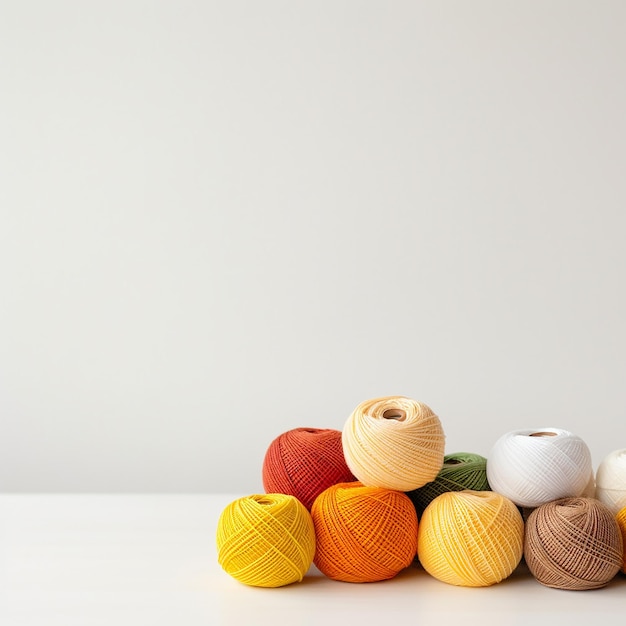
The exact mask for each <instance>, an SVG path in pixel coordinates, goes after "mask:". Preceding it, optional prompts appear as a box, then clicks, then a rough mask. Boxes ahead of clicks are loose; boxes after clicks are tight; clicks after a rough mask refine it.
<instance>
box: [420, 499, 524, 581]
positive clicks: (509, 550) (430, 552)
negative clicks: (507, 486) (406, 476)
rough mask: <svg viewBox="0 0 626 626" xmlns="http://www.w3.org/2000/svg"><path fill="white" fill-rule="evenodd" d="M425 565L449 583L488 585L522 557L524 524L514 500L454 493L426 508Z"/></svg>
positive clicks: (422, 532)
mask: <svg viewBox="0 0 626 626" xmlns="http://www.w3.org/2000/svg"><path fill="white" fill-rule="evenodd" d="M417 545H418V557H419V560H420V563H421V564H422V565H423V567H424V569H425V570H426V571H427V572H428V573H429V574H430V575H431V576H434V577H435V578H437V579H438V580H441V581H443V582H445V583H448V584H450V585H457V586H461V587H488V586H490V585H494V584H496V583H499V582H500V581H502V580H504V579H505V578H507V577H508V576H510V575H511V574H512V573H513V570H515V568H516V567H517V565H518V564H519V562H520V561H521V558H522V551H523V545H524V522H523V521H522V516H521V514H520V512H519V510H518V509H517V507H516V506H515V504H513V502H511V501H510V500H509V499H508V498H505V497H504V496H502V495H500V494H498V493H494V492H492V491H451V492H448V493H444V494H442V495H440V496H437V498H435V499H434V500H433V501H432V502H431V503H430V504H429V505H428V506H427V507H426V509H425V510H424V514H423V515H422V518H421V520H420V524H419V531H418V539H417Z"/></svg>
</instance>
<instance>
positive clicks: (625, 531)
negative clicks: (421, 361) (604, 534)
mask: <svg viewBox="0 0 626 626" xmlns="http://www.w3.org/2000/svg"><path fill="white" fill-rule="evenodd" d="M615 519H616V520H617V525H618V526H619V529H620V531H621V533H622V554H623V555H624V558H623V560H622V572H624V574H626V506H625V507H624V508H623V509H620V510H619V511H618V513H617V515H616V516H615Z"/></svg>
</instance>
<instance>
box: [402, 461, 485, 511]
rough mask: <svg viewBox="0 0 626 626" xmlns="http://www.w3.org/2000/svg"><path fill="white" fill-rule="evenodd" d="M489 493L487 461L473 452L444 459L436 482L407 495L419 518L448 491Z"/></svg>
mask: <svg viewBox="0 0 626 626" xmlns="http://www.w3.org/2000/svg"><path fill="white" fill-rule="evenodd" d="M464 489H471V490H473V491H489V490H490V488H489V482H488V481H487V459H486V458H485V457H484V456H481V455H480V454H472V453H471V452H456V453H454V454H446V455H445V456H444V457H443V467H442V468H441V470H439V474H437V477H436V478H435V480H433V481H432V482H430V483H426V484H425V485H424V486H423V487H420V488H419V489H415V490H413V491H409V492H408V493H407V494H406V495H407V496H409V498H411V502H413V505H414V506H415V510H416V511H417V515H418V517H420V516H421V515H422V513H423V512H424V509H425V508H426V507H427V506H428V505H429V504H430V503H431V502H432V501H433V500H434V499H435V498H436V497H437V496H440V495H441V494H442V493H447V492H448V491H463V490H464Z"/></svg>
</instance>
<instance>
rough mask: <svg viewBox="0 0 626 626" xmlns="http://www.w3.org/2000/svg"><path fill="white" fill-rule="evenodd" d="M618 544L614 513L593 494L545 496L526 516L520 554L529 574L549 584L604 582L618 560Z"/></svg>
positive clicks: (557, 586)
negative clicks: (556, 497) (555, 498)
mask: <svg viewBox="0 0 626 626" xmlns="http://www.w3.org/2000/svg"><path fill="white" fill-rule="evenodd" d="M622 549H623V544H622V534H621V532H620V529H619V526H618V524H617V521H616V520H615V517H614V516H613V514H612V513H611V511H610V510H609V509H608V507H606V506H605V505H604V504H602V502H600V501H599V500H596V499H594V498H582V497H581V498H561V499H559V500H554V501H552V502H547V503H546V504H542V505H541V506H540V507H538V508H536V509H535V510H534V511H533V512H532V513H531V514H530V515H529V517H528V520H527V521H526V530H525V537H524V558H525V559H526V564H527V565H528V568H529V569H530V571H531V573H532V575H533V576H534V577H535V578H536V579H537V580H538V581H539V582H540V583H541V584H542V585H546V586H547V587H554V588H555V589H572V590H576V589H580V590H583V589H599V588H600V587H604V586H605V585H607V584H608V583H609V582H610V581H611V579H612V578H613V577H614V576H615V575H616V574H617V572H618V571H619V569H620V567H621V565H622V558H623V552H622Z"/></svg>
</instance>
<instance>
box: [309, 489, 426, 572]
mask: <svg viewBox="0 0 626 626" xmlns="http://www.w3.org/2000/svg"><path fill="white" fill-rule="evenodd" d="M311 515H312V518H313V523H314V526H315V534H316V541H317V550H316V553H315V561H314V562H315V565H316V566H317V567H318V569H319V570H320V571H321V572H322V573H323V574H325V575H326V576H328V577H329V578H332V579H334V580H341V581H344V582H353V583H364V582H376V581H380V580H387V579H389V578H393V577H394V576H395V575H396V574H398V573H399V572H400V571H401V570H403V569H404V568H406V567H408V566H409V565H410V564H411V563H412V562H413V559H414V558H415V555H416V553H417V516H416V514H415V509H414V508H413V505H412V504H411V501H410V500H409V498H408V497H407V496H406V495H405V494H403V493H400V492H399V491H392V490H390V489H384V488H381V487H365V486H364V485H362V484H361V483H359V482H352V483H342V484H339V485H334V486H332V487H329V488H328V489H326V490H325V491H323V492H322V493H321V494H320V495H319V496H318V497H317V499H316V500H315V502H314V503H313V508H312V509H311Z"/></svg>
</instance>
